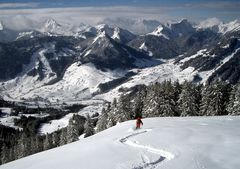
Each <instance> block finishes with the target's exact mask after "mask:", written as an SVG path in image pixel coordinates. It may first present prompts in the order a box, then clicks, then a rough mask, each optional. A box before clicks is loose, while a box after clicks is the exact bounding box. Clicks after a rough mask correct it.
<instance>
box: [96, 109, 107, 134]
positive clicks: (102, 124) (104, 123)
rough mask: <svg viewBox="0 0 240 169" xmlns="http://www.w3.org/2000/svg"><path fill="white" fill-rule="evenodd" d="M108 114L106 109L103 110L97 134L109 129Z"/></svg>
mask: <svg viewBox="0 0 240 169" xmlns="http://www.w3.org/2000/svg"><path fill="white" fill-rule="evenodd" d="M107 123H108V112H107V110H106V109H105V108H103V109H102V113H101V115H100V117H99V119H98V122H97V132H100V131H103V130H105V129H107Z"/></svg>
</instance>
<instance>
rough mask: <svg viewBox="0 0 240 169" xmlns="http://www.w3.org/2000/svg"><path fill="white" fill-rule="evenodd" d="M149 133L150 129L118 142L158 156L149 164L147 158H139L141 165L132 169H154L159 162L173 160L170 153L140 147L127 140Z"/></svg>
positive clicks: (136, 143)
mask: <svg viewBox="0 0 240 169" xmlns="http://www.w3.org/2000/svg"><path fill="white" fill-rule="evenodd" d="M149 131H151V129H146V130H143V131H139V132H135V133H133V134H130V135H128V136H125V137H123V138H121V139H120V140H119V141H120V142H121V143H122V144H125V145H128V146H131V147H135V148H139V149H144V150H146V151H148V152H150V153H153V154H157V155H159V156H160V157H159V158H158V159H157V160H156V161H153V162H150V160H149V158H148V157H147V156H146V155H144V156H141V158H142V162H143V165H141V166H136V167H134V168H133V169H145V168H155V167H156V166H157V165H158V164H159V163H160V162H163V161H165V160H167V161H169V160H171V159H173V158H174V155H173V154H172V153H170V152H167V151H164V150H161V149H157V148H153V147H151V146H147V145H142V144H139V143H138V142H137V141H131V140H129V138H131V137H135V136H137V135H140V134H143V133H146V132H149Z"/></svg>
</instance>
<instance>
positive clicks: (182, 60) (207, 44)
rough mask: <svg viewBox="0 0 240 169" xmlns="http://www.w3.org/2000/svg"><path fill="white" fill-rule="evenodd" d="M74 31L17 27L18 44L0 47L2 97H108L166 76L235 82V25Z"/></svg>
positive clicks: (176, 24)
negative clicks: (225, 27)
mask: <svg viewBox="0 0 240 169" xmlns="http://www.w3.org/2000/svg"><path fill="white" fill-rule="evenodd" d="M236 24H237V22H236V21H234V22H231V24H229V25H236ZM45 26H46V25H45ZM82 26H83V27H84V25H82ZM83 27H82V28H83ZM46 28H49V31H51V30H54V31H55V30H57V31H58V30H61V29H62V26H61V25H60V24H58V23H56V21H54V20H49V21H48V22H47V27H46ZM50 28H51V29H50ZM78 30H79V31H78V32H77V33H74V34H73V35H72V36H70V35H69V36H57V35H56V34H54V35H56V36H52V35H53V34H52V33H50V34H48V33H47V34H46V33H40V32H37V31H29V32H22V33H20V34H18V39H17V41H14V42H11V43H8V44H0V47H1V50H0V59H1V62H0V69H1V70H4V71H1V72H0V79H1V88H0V90H1V95H2V96H3V97H4V98H6V99H13V100H15V99H17V100H29V101H30V100H31V101H33V100H49V101H54V102H55V101H57V100H64V101H66V102H67V101H72V100H82V99H92V98H94V99H100V100H108V101H111V100H112V99H113V98H114V97H117V96H119V95H120V94H121V92H119V91H121V90H120V89H121V88H129V87H133V86H135V85H138V84H146V85H147V84H150V83H154V82H156V81H163V80H168V79H171V80H179V81H180V82H183V81H184V80H188V81H193V82H197V83H211V82H213V81H217V80H223V81H228V82H230V83H237V82H238V81H239V80H240V77H239V76H238V74H239V72H240V71H239V62H238V60H239V59H238V58H239V48H240V45H239V39H240V34H239V31H238V30H237V29H234V30H235V31H228V33H225V34H220V33H217V32H215V31H213V30H211V29H196V28H194V26H193V25H192V24H191V23H190V22H188V21H187V20H185V19H184V20H181V21H179V22H172V23H168V24H165V25H164V24H160V25H159V26H158V27H156V29H155V31H153V32H152V33H147V34H145V35H140V36H137V35H134V34H132V33H130V32H129V31H127V30H124V29H121V28H119V27H110V26H108V25H106V24H101V25H97V26H93V27H91V26H86V27H85V28H83V29H80V28H79V29H78ZM0 32H1V31H0ZM58 35H59V34H58ZM159 59H160V60H161V61H159ZM73 77H74V78H73ZM94 79H97V80H96V83H95V82H94ZM79 86H81V87H79Z"/></svg>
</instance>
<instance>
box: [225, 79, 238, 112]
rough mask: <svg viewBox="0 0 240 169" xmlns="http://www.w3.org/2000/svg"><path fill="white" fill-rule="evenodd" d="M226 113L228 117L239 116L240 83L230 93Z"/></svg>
mask: <svg viewBox="0 0 240 169" xmlns="http://www.w3.org/2000/svg"><path fill="white" fill-rule="evenodd" d="M227 111H228V114H230V115H240V83H238V84H237V85H235V86H234V87H233V89H232V91H231V94H230V99H229V104H228V105H227Z"/></svg>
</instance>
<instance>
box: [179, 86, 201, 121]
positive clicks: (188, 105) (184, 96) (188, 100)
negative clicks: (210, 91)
mask: <svg viewBox="0 0 240 169" xmlns="http://www.w3.org/2000/svg"><path fill="white" fill-rule="evenodd" d="M197 99H198V98H197V90H196V87H195V85H193V84H191V83H189V82H184V84H183V85H182V92H181V94H180V96H179V100H178V107H179V112H180V115H181V116H196V115H198V114H199V113H198V111H199V108H198V101H197Z"/></svg>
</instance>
